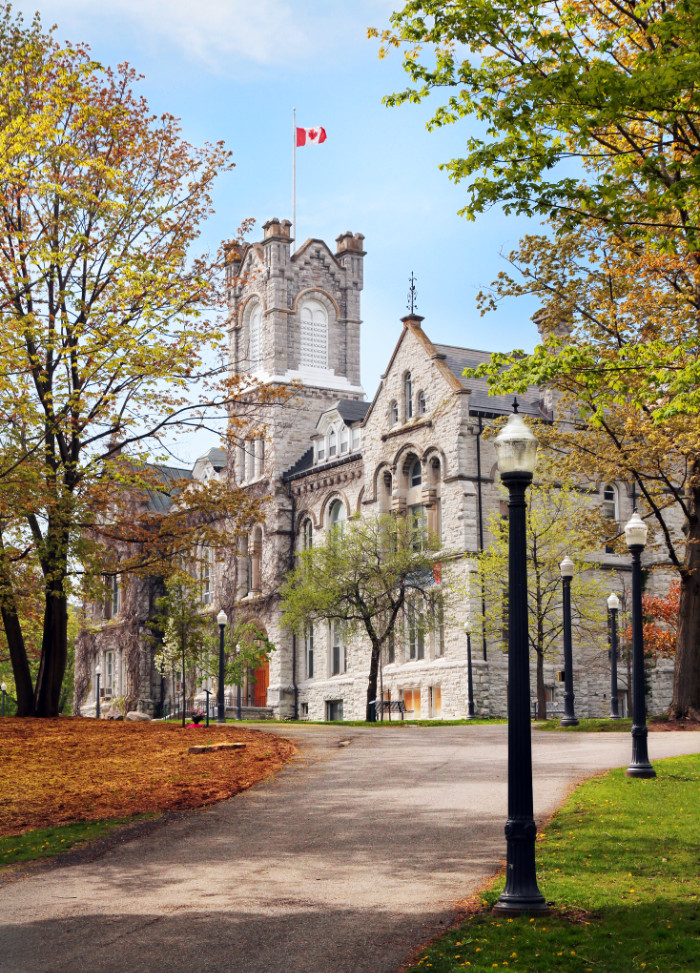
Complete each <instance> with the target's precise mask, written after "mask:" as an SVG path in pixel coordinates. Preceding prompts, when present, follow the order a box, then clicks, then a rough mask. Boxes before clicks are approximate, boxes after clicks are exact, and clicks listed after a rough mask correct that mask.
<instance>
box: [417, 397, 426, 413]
mask: <svg viewBox="0 0 700 973" xmlns="http://www.w3.org/2000/svg"><path fill="white" fill-rule="evenodd" d="M418 415H419V416H424V415H425V392H419V393H418Z"/></svg>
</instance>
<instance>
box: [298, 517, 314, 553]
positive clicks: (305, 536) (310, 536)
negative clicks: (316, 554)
mask: <svg viewBox="0 0 700 973" xmlns="http://www.w3.org/2000/svg"><path fill="white" fill-rule="evenodd" d="M301 537H302V545H303V547H304V550H305V551H310V550H311V548H312V547H313V546H314V525H313V524H312V522H311V520H310V519H308V520H305V521H304V526H303V527H302V529H301Z"/></svg>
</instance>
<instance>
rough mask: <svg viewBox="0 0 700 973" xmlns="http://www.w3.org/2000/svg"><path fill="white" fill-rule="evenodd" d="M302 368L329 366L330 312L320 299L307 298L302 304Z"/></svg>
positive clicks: (300, 362)
mask: <svg viewBox="0 0 700 973" xmlns="http://www.w3.org/2000/svg"><path fill="white" fill-rule="evenodd" d="M300 317H301V349H300V361H299V364H300V365H301V367H302V368H304V367H306V368H326V369H327V368H328V314H327V312H326V309H325V307H324V306H323V304H321V303H320V302H319V301H311V300H307V301H304V303H303V304H302V305H301V308H300Z"/></svg>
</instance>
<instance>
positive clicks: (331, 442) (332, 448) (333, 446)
mask: <svg viewBox="0 0 700 973" xmlns="http://www.w3.org/2000/svg"><path fill="white" fill-rule="evenodd" d="M337 452H338V437H337V436H336V433H335V429H331V430H329V432H328V458H329V459H330V458H331V456H335V455H336V453H337Z"/></svg>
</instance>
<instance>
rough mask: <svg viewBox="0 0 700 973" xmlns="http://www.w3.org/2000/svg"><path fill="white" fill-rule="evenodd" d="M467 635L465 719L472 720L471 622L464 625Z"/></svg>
mask: <svg viewBox="0 0 700 973" xmlns="http://www.w3.org/2000/svg"><path fill="white" fill-rule="evenodd" d="M464 631H465V632H466V635H467V718H468V719H470V720H473V719H474V681H473V679H472V632H471V622H465V623H464Z"/></svg>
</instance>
